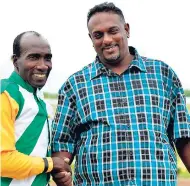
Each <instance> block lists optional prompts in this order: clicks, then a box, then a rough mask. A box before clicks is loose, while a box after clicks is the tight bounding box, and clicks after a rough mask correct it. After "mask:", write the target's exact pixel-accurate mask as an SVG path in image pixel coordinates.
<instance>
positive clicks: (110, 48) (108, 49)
mask: <svg viewBox="0 0 190 186" xmlns="http://www.w3.org/2000/svg"><path fill="white" fill-rule="evenodd" d="M117 47H118V46H117V45H110V46H106V47H103V51H106V52H113V51H114V50H115V49H116V48H117Z"/></svg>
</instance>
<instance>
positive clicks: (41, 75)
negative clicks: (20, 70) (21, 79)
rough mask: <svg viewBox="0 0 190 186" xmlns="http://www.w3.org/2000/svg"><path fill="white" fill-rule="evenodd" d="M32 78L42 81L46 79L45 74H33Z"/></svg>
mask: <svg viewBox="0 0 190 186" xmlns="http://www.w3.org/2000/svg"><path fill="white" fill-rule="evenodd" d="M34 77H36V78H40V79H44V78H46V74H34Z"/></svg>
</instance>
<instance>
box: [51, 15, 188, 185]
mask: <svg viewBox="0 0 190 186" xmlns="http://www.w3.org/2000/svg"><path fill="white" fill-rule="evenodd" d="M88 30H89V37H90V38H91V40H92V43H93V47H94V49H95V50H96V53H97V55H98V57H99V59H100V61H101V62H102V63H103V64H104V65H105V66H106V67H107V68H110V69H111V70H112V71H113V72H115V73H117V74H118V75H120V74H122V73H123V72H124V71H126V70H127V69H128V67H129V65H130V63H131V61H132V60H133V58H134V56H133V55H131V54H130V52H129V47H128V38H129V36H130V29H129V24H127V23H125V21H124V20H122V19H121V18H120V16H119V15H117V14H114V13H111V12H100V13H96V14H94V15H93V16H92V17H91V18H90V20H89V22H88ZM189 141H190V139H187V138H184V139H179V140H177V143H176V148H177V151H178V153H179V155H180V157H181V159H182V161H183V162H184V164H185V166H186V167H187V169H188V171H189V172H190V158H188V156H189V154H190V142H189ZM53 156H57V157H62V158H65V157H66V158H69V159H70V163H71V162H72V159H73V155H72V154H70V153H68V152H63V151H62V152H56V153H54V154H53ZM53 177H54V180H55V182H56V183H57V180H58V179H57V176H56V174H53Z"/></svg>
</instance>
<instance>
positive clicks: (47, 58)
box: [44, 55, 52, 61]
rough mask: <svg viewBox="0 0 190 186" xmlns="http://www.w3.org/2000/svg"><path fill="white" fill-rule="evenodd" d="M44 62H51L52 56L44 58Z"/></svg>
mask: <svg viewBox="0 0 190 186" xmlns="http://www.w3.org/2000/svg"><path fill="white" fill-rule="evenodd" d="M44 59H45V60H46V61H51V59H52V55H46V56H45V58H44Z"/></svg>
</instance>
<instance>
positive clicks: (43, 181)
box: [31, 173, 50, 186]
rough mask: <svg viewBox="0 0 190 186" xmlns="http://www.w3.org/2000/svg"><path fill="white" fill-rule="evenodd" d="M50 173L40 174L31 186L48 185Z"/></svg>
mask: <svg viewBox="0 0 190 186" xmlns="http://www.w3.org/2000/svg"><path fill="white" fill-rule="evenodd" d="M49 179H50V174H49V173H48V174H39V175H38V176H36V178H35V179H34V181H33V183H32V185H31V186H46V185H47V184H48V182H49Z"/></svg>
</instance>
